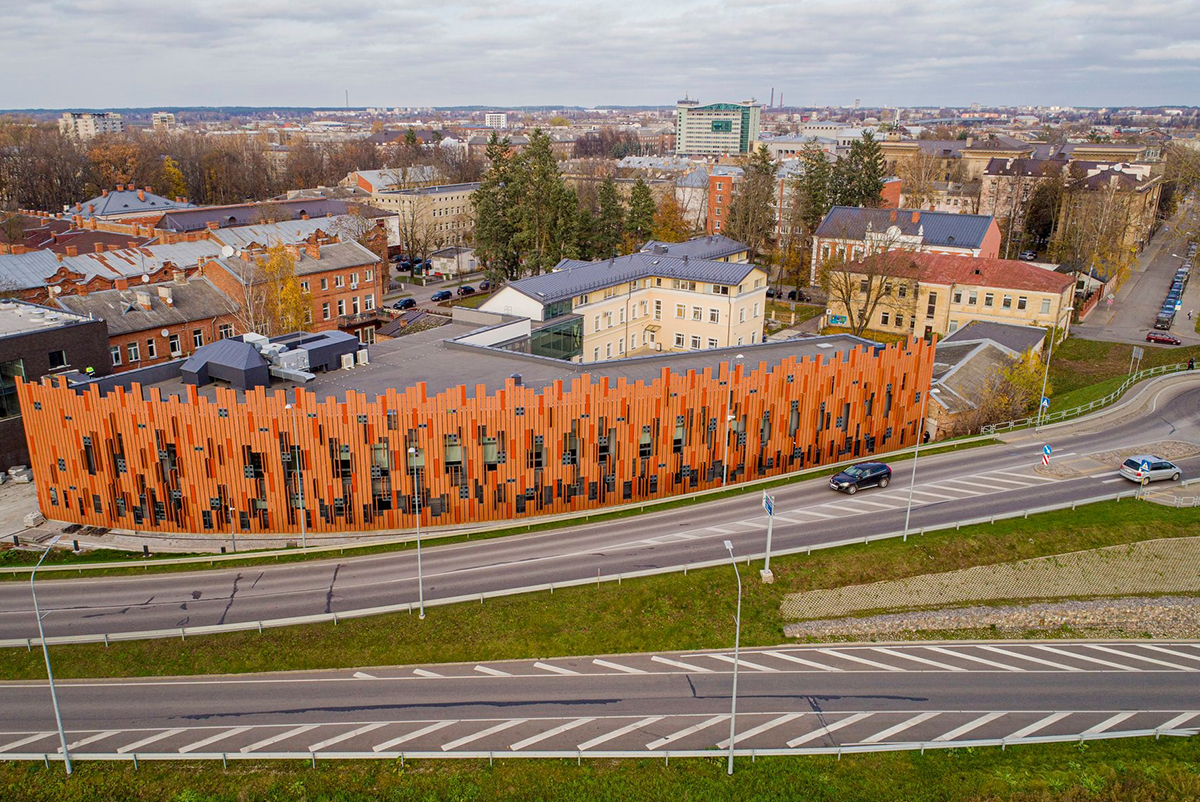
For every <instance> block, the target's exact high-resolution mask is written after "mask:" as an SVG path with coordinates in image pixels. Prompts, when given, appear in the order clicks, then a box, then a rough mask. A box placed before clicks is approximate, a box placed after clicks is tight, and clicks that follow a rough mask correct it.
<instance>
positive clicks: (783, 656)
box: [763, 652, 845, 671]
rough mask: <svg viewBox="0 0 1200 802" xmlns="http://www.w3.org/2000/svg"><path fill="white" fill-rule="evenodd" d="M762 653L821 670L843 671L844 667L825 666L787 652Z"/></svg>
mask: <svg viewBox="0 0 1200 802" xmlns="http://www.w3.org/2000/svg"><path fill="white" fill-rule="evenodd" d="M763 654H769V655H771V656H772V657H778V658H779V659H780V660H787V661H788V662H791V663H799V664H800V665H802V666H811V667H813V668H819V669H821V670H823V671H845V669H843V668H838V667H837V666H827V665H825V664H824V663H815V662H813V661H812V660H805V659H804V658H803V657H796V656H795V655H793V654H788V653H787V652H763Z"/></svg>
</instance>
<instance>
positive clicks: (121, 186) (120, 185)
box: [117, 184, 125, 192]
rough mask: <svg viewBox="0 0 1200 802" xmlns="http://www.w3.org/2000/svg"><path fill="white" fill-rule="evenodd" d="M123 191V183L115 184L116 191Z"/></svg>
mask: <svg viewBox="0 0 1200 802" xmlns="http://www.w3.org/2000/svg"><path fill="white" fill-rule="evenodd" d="M124 191H125V185H124V184H117V192H124Z"/></svg>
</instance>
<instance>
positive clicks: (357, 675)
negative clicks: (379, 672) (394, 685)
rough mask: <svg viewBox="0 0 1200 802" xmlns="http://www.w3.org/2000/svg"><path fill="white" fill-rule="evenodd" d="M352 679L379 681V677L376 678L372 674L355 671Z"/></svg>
mask: <svg viewBox="0 0 1200 802" xmlns="http://www.w3.org/2000/svg"><path fill="white" fill-rule="evenodd" d="M354 678H355V679H379V677H376V676H374V675H372V674H368V673H366V672H365V671H355V672H354Z"/></svg>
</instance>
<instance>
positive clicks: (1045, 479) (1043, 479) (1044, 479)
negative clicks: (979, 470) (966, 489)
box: [988, 471, 1058, 482]
mask: <svg viewBox="0 0 1200 802" xmlns="http://www.w3.org/2000/svg"><path fill="white" fill-rule="evenodd" d="M988 473H1002V474H1004V475H1005V476H1016V477H1017V478H1018V479H1033V480H1036V481H1038V482H1057V481H1058V480H1057V479H1055V478H1053V477H1051V476H1042V475H1041V474H1038V473H1016V472H1014V471H988Z"/></svg>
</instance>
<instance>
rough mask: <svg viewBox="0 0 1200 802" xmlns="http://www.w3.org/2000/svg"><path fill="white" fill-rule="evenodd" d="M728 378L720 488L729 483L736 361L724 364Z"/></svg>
mask: <svg viewBox="0 0 1200 802" xmlns="http://www.w3.org/2000/svg"><path fill="white" fill-rule="evenodd" d="M743 358H744V357H743V355H742V354H738V355H737V356H735V357H734V360H738V359H743ZM725 364H726V366H727V369H728V371H729V376H728V378H727V379H726V381H727V382H729V392H728V393H727V394H726V396H725V453H724V454H723V455H722V456H721V487H724V486H725V485H726V484H728V483H729V435H730V431H731V429H732V426H730V424H732V423H733V420H734V418H735V417H736V416H735V415H734V414H733V372H734V369H735V367H736V365H737V362H736V361H733V362H726V363H725Z"/></svg>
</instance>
